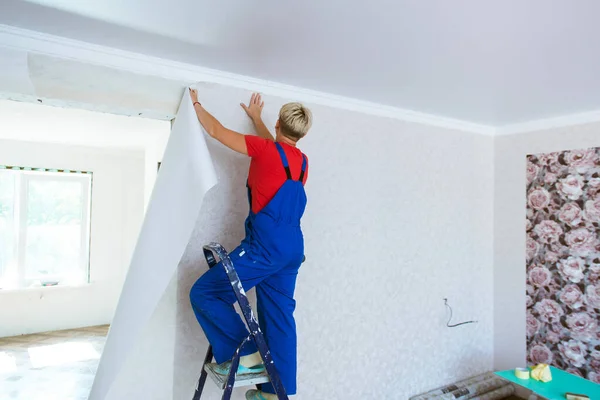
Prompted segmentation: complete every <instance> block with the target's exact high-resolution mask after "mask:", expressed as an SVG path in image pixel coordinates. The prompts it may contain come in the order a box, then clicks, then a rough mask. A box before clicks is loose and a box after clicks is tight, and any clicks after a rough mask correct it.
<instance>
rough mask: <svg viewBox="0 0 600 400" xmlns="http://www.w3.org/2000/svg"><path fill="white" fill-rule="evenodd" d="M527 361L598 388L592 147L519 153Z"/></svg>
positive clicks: (596, 161)
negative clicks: (523, 156) (523, 177)
mask: <svg viewBox="0 0 600 400" xmlns="http://www.w3.org/2000/svg"><path fill="white" fill-rule="evenodd" d="M525 229H526V231H527V243H526V257H527V303H526V307H527V354H528V355H527V358H528V362H529V363H530V364H537V363H548V364H552V365H554V366H555V367H558V368H561V369H563V370H566V371H569V372H571V373H573V374H575V375H579V376H582V377H584V378H587V379H589V380H591V381H593V382H596V383H600V148H595V149H586V150H571V151H564V152H560V153H549V154H536V155H529V156H527V221H526V224H525Z"/></svg>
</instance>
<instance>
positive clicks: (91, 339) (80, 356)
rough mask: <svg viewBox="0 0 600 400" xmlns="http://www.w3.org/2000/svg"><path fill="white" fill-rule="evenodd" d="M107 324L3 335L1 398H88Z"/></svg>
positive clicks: (83, 399)
mask: <svg viewBox="0 0 600 400" xmlns="http://www.w3.org/2000/svg"><path fill="white" fill-rule="evenodd" d="M107 332H108V325H103V326H94V327H89V328H81V329H72V330H65V331H55V332H45V333H37V334H34V335H23V336H14V337H9V338H0V399H2V400H12V399H19V400H42V399H43V400H87V398H88V395H89V393H90V389H91V388H92V382H93V381H94V375H95V374H96V368H97V367H98V361H99V359H100V354H102V349H103V348H104V342H105V340H106V334H107Z"/></svg>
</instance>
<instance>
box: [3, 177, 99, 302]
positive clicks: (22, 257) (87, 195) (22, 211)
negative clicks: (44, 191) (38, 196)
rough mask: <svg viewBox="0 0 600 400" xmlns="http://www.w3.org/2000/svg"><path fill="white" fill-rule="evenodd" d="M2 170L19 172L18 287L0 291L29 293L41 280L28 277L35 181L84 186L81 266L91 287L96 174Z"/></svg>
mask: <svg viewBox="0 0 600 400" xmlns="http://www.w3.org/2000/svg"><path fill="white" fill-rule="evenodd" d="M0 171H13V172H14V173H15V183H14V185H15V187H14V194H13V201H14V207H13V222H14V227H13V228H14V230H15V231H14V237H15V243H14V247H13V260H14V262H15V264H16V272H17V278H16V286H15V287H10V288H0V289H1V290H0V291H4V290H27V289H30V288H31V287H32V286H31V283H33V282H35V281H36V280H39V279H38V278H37V277H33V278H28V277H27V271H26V269H27V267H26V253H27V230H28V225H27V219H28V213H29V210H28V201H29V197H28V196H29V184H30V183H31V182H56V181H62V182H76V183H79V184H80V187H81V201H82V215H81V228H80V229H81V231H80V236H81V239H80V240H81V243H80V249H81V250H80V256H79V258H80V259H79V264H80V268H81V270H82V271H85V276H86V278H85V282H83V283H82V284H84V285H88V284H90V282H91V271H90V259H91V251H90V247H91V236H92V233H91V213H92V186H93V173H91V172H82V171H69V170H49V169H29V168H21V167H5V168H2V169H0ZM80 285H81V284H61V283H60V281H59V283H58V284H57V285H50V286H44V285H42V286H39V287H36V288H44V287H69V286H80Z"/></svg>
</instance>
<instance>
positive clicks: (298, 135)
mask: <svg viewBox="0 0 600 400" xmlns="http://www.w3.org/2000/svg"><path fill="white" fill-rule="evenodd" d="M311 126H312V113H311V112H310V110H309V109H308V108H306V107H304V106H303V105H302V104H300V103H287V104H284V105H283V107H281V110H279V129H280V130H281V133H283V134H284V135H285V136H287V137H289V138H290V139H293V140H296V141H297V140H300V139H302V138H303V137H304V136H306V133H307V132H308V130H309V129H310V127H311Z"/></svg>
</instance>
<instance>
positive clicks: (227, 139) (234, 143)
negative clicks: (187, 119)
mask: <svg viewBox="0 0 600 400" xmlns="http://www.w3.org/2000/svg"><path fill="white" fill-rule="evenodd" d="M190 97H191V98H192V102H193V103H194V110H196V116H197V117H198V121H200V124H202V126H203V127H204V130H206V132H207V133H208V134H209V135H210V136H211V137H213V138H215V139H217V140H218V141H219V142H221V143H223V144H224V145H225V146H227V147H229V148H230V149H231V150H233V151H237V152H238V153H242V154H246V155H247V154H248V148H247V147H246V139H245V138H244V135H242V134H241V133H238V132H235V131H232V130H231V129H227V128H225V127H224V126H223V125H222V124H221V123H220V122H219V121H218V120H217V119H216V118H215V117H213V116H212V115H211V114H210V113H209V112H208V111H206V110H205V109H204V107H202V105H201V104H200V103H199V102H198V92H197V91H196V90H195V89H190Z"/></svg>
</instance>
